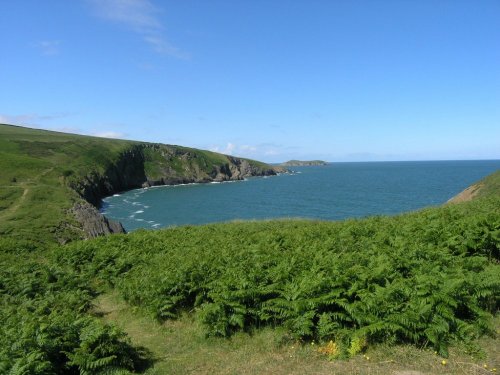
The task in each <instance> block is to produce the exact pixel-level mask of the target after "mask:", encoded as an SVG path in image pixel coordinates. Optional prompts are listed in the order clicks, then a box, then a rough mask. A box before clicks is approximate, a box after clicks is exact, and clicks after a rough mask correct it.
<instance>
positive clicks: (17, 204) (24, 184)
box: [0, 167, 54, 220]
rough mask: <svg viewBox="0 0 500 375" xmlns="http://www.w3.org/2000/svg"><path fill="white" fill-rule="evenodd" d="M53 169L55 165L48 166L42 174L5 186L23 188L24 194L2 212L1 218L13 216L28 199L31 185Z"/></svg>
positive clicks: (0, 213)
mask: <svg viewBox="0 0 500 375" xmlns="http://www.w3.org/2000/svg"><path fill="white" fill-rule="evenodd" d="M53 170H54V167H52V168H48V169H46V170H44V171H43V172H41V173H40V174H38V175H36V176H35V177H33V178H30V179H29V180H27V181H26V182H21V183H19V184H17V185H8V186H5V187H8V188H22V189H23V194H22V195H21V196H20V197H19V198H18V199H17V201H16V202H15V203H13V204H12V205H10V207H8V208H6V209H5V210H3V211H2V212H0V220H1V219H5V218H6V217H9V216H12V215H13V214H15V213H16V211H17V210H18V209H19V207H21V206H22V205H23V203H24V201H25V200H26V197H27V196H28V194H29V192H30V186H31V185H33V184H36V183H37V182H38V181H39V180H40V179H41V178H42V177H43V176H45V175H46V174H48V173H50V172H52V171H53Z"/></svg>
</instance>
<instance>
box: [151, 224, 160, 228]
mask: <svg viewBox="0 0 500 375" xmlns="http://www.w3.org/2000/svg"><path fill="white" fill-rule="evenodd" d="M159 226H160V224H153V225H152V227H153V228H158V227H159Z"/></svg>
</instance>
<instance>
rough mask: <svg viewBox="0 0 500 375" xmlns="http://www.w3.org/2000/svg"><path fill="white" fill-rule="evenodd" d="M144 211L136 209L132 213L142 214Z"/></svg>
mask: <svg viewBox="0 0 500 375" xmlns="http://www.w3.org/2000/svg"><path fill="white" fill-rule="evenodd" d="M143 212H144V210H137V211H135V212H134V214H142V213H143Z"/></svg>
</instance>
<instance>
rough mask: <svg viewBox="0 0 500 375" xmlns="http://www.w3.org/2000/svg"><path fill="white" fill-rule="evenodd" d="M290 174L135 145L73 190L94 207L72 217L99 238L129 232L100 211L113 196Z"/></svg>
mask: <svg viewBox="0 0 500 375" xmlns="http://www.w3.org/2000/svg"><path fill="white" fill-rule="evenodd" d="M285 171H286V170H285V169H284V168H280V167H272V166H269V165H267V164H263V163H258V162H254V161H251V160H247V159H241V158H236V157H232V156H225V155H220V154H213V153H207V152H204V151H198V150H192V149H186V148H181V147H175V146H167V145H160V144H136V145H134V146H132V147H130V148H129V149H127V150H126V151H124V152H122V153H121V154H120V155H119V157H118V159H117V160H116V162H114V163H112V164H111V165H109V166H107V167H106V168H105V171H104V173H102V172H97V171H89V172H88V173H87V174H86V175H85V177H84V178H81V179H78V180H73V181H72V182H71V183H70V184H69V186H70V187H71V188H72V189H73V190H74V191H76V192H77V193H78V194H79V195H80V196H81V197H82V198H83V199H84V200H85V201H86V202H88V203H90V204H91V205H92V206H91V205H88V204H84V203H77V204H76V205H75V207H74V208H73V213H74V216H75V217H76V218H77V220H78V221H79V222H80V223H81V224H82V226H83V228H84V231H85V232H86V233H87V234H88V236H89V237H95V236H98V235H104V234H108V233H123V232H124V230H123V227H122V226H121V224H120V223H113V222H112V221H110V220H107V219H106V218H104V217H103V216H102V215H101V214H100V213H99V211H98V210H97V209H96V208H99V207H100V205H101V200H102V198H104V197H106V196H109V195H112V194H114V193H118V192H121V191H125V190H130V189H134V188H140V187H149V186H157V185H176V184H183V183H192V182H211V181H217V182H220V181H231V180H242V179H244V178H247V177H251V176H271V175H276V174H277V173H282V172H285Z"/></svg>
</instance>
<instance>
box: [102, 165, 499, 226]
mask: <svg viewBox="0 0 500 375" xmlns="http://www.w3.org/2000/svg"><path fill="white" fill-rule="evenodd" d="M290 169H291V170H292V171H293V173H292V174H283V175H279V176H272V177H268V178H263V177H254V178H249V179H247V180H245V181H236V182H226V183H217V184H216V183H208V184H192V185H178V186H162V187H154V188H149V189H137V190H131V191H128V192H125V193H123V194H116V195H115V196H112V197H108V198H105V199H104V204H103V208H102V210H101V212H102V213H103V214H104V215H105V216H106V217H108V218H111V219H114V220H118V221H120V222H121V223H122V224H123V226H124V228H125V229H126V230H127V231H133V230H136V229H138V228H150V229H151V228H153V229H154V228H162V227H169V226H178V225H187V224H206V223H213V222H224V221H231V220H254V219H274V218H309V219H320V220H342V219H346V218H359V217H364V216H370V215H392V214H398V213H402V212H406V211H412V210H416V209H419V208H423V207H427V206H434V205H440V204H443V203H445V202H446V201H447V200H448V199H450V198H452V197H453V196H454V195H456V194H458V193H459V192H460V191H462V190H463V189H465V188H466V187H468V186H470V185H471V184H472V183H474V182H476V181H478V180H480V179H481V178H483V177H485V176H486V175H488V174H490V173H492V172H494V171H495V170H498V169H500V160H481V161H421V162H356V163H354V162H353V163H331V164H328V165H326V166H314V167H292V168H290Z"/></svg>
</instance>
